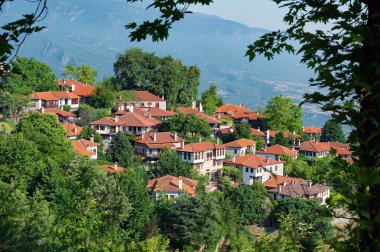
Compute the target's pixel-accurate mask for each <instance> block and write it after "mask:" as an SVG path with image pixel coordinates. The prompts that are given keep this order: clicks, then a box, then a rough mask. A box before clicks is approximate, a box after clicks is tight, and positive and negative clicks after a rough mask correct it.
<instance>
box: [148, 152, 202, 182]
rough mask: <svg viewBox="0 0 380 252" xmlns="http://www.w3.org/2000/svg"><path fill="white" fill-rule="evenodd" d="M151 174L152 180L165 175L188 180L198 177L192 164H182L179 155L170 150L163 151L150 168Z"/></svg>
mask: <svg viewBox="0 0 380 252" xmlns="http://www.w3.org/2000/svg"><path fill="white" fill-rule="evenodd" d="M149 172H150V173H151V177H152V178H158V177H162V176H165V175H171V176H176V177H178V176H184V177H187V178H196V177H197V173H196V171H195V170H194V169H193V168H192V167H191V166H190V164H188V163H184V162H182V160H181V158H180V157H179V156H178V155H177V153H176V152H175V151H172V150H170V149H168V148H164V149H162V151H161V153H160V156H159V158H158V161H157V162H156V163H154V164H153V165H151V166H150V168H149Z"/></svg>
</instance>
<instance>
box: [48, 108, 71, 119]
mask: <svg viewBox="0 0 380 252" xmlns="http://www.w3.org/2000/svg"><path fill="white" fill-rule="evenodd" d="M44 113H53V114H56V115H59V116H63V117H75V114H73V113H70V112H67V111H64V110H61V109H58V108H45V109H44Z"/></svg>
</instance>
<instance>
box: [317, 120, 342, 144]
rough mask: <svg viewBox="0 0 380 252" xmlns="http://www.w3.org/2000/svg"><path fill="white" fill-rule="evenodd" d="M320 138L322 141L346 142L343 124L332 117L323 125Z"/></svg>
mask: <svg viewBox="0 0 380 252" xmlns="http://www.w3.org/2000/svg"><path fill="white" fill-rule="evenodd" d="M320 140H321V141H322V142H329V141H330V142H341V143H345V142H346V138H345V137H344V133H343V130H342V126H341V125H340V124H339V123H337V122H335V121H333V120H331V119H330V120H328V121H327V122H326V123H325V124H324V125H323V128H322V134H321V137H320Z"/></svg>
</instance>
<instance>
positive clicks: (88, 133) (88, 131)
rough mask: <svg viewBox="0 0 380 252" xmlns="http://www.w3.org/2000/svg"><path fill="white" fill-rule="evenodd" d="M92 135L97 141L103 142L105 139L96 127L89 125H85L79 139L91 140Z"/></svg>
mask: <svg viewBox="0 0 380 252" xmlns="http://www.w3.org/2000/svg"><path fill="white" fill-rule="evenodd" d="M92 136H93V137H94V141H95V142H96V143H100V144H102V141H103V138H102V136H101V135H100V134H99V133H98V132H97V131H96V130H95V129H93V128H91V127H89V126H86V127H83V129H82V131H81V132H80V134H79V135H78V139H86V140H90V139H91V137H92Z"/></svg>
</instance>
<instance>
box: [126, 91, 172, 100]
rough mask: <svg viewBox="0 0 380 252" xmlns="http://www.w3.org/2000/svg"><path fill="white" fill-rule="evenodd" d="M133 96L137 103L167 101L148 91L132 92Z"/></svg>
mask: <svg viewBox="0 0 380 252" xmlns="http://www.w3.org/2000/svg"><path fill="white" fill-rule="evenodd" d="M132 95H133V96H134V98H135V100H136V101H159V102H160V101H165V100H164V99H162V98H160V97H158V96H157V95H154V94H152V93H150V92H148V91H132Z"/></svg>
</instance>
